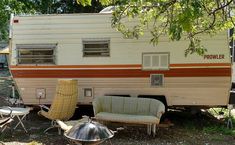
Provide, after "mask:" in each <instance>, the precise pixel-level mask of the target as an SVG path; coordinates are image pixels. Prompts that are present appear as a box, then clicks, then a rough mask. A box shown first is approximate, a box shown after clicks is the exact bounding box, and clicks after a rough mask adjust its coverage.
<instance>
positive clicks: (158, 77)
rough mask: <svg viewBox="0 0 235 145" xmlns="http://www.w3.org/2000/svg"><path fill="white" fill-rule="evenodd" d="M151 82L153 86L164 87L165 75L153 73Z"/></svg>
mask: <svg viewBox="0 0 235 145" xmlns="http://www.w3.org/2000/svg"><path fill="white" fill-rule="evenodd" d="M150 81H151V82H150V83H151V86H152V87H162V86H163V83H164V75H163V74H152V75H151V76H150Z"/></svg>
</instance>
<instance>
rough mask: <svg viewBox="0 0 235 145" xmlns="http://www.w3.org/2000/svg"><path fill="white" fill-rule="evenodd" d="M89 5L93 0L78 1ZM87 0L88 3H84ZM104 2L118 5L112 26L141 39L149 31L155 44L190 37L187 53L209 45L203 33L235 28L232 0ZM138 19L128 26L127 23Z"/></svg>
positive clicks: (114, 0)
mask: <svg viewBox="0 0 235 145" xmlns="http://www.w3.org/2000/svg"><path fill="white" fill-rule="evenodd" d="M77 1H78V2H80V3H82V2H83V3H84V4H89V2H90V0H77ZM84 1H85V2H84ZM100 1H101V3H103V4H107V3H109V4H115V11H114V12H113V17H112V26H113V27H114V28H116V29H117V30H118V31H120V32H122V33H123V34H124V36H125V37H131V38H136V39H138V38H139V37H140V36H142V35H144V33H146V32H150V33H151V35H152V39H151V40H150V42H151V43H152V44H153V45H157V44H158V40H159V37H160V36H162V35H167V36H168V37H169V39H170V40H172V41H178V40H180V39H188V40H189V42H190V43H189V46H188V48H187V49H186V51H185V55H187V54H192V53H197V54H199V55H202V54H204V53H205V52H206V48H204V46H203V45H201V38H200V36H201V35H203V34H209V35H214V34H216V33H219V32H221V31H225V30H227V29H230V28H233V27H234V22H233V20H234V17H233V16H231V14H232V10H233V8H232V5H233V0H128V1H127V0H100ZM127 21H128V22H130V21H131V22H135V25H134V26H131V27H128V25H127V23H126V22H127Z"/></svg>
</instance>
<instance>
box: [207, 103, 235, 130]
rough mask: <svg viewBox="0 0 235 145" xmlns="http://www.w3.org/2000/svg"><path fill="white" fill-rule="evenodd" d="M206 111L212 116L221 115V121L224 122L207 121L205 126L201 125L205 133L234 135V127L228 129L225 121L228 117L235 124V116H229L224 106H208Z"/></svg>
mask: <svg viewBox="0 0 235 145" xmlns="http://www.w3.org/2000/svg"><path fill="white" fill-rule="evenodd" d="M208 112H209V113H210V114H211V115H212V116H214V117H218V116H223V121H224V124H218V123H216V124H211V123H208V124H206V126H205V127H203V131H204V132H205V133H209V134H213V133H221V134H224V135H235V130H234V128H232V129H230V128H227V121H228V119H229V118H230V119H231V121H232V124H233V125H234V124H235V116H231V117H230V116H229V111H228V109H226V108H210V109H209V110H208Z"/></svg>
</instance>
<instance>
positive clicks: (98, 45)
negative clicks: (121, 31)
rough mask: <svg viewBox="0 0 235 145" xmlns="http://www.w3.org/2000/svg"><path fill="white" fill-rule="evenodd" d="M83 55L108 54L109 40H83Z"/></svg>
mask: <svg viewBox="0 0 235 145" xmlns="http://www.w3.org/2000/svg"><path fill="white" fill-rule="evenodd" d="M82 44H83V56H84V57H97V56H101V57H106V56H110V40H92V39H90V40H83V41H82Z"/></svg>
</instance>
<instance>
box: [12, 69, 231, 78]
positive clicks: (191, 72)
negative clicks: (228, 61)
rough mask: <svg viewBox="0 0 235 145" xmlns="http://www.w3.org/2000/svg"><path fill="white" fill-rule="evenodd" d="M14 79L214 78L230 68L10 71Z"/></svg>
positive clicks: (225, 74) (222, 74)
mask: <svg viewBox="0 0 235 145" xmlns="http://www.w3.org/2000/svg"><path fill="white" fill-rule="evenodd" d="M11 72H12V75H13V77H14V78H129V77H149V76H150V74H164V76H165V77H215V76H221V77H222V76H226V77H230V76H231V68H181V69H170V70H159V71H143V70H141V69H116V70H115V69H113V70H104V69H98V70H11Z"/></svg>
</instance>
